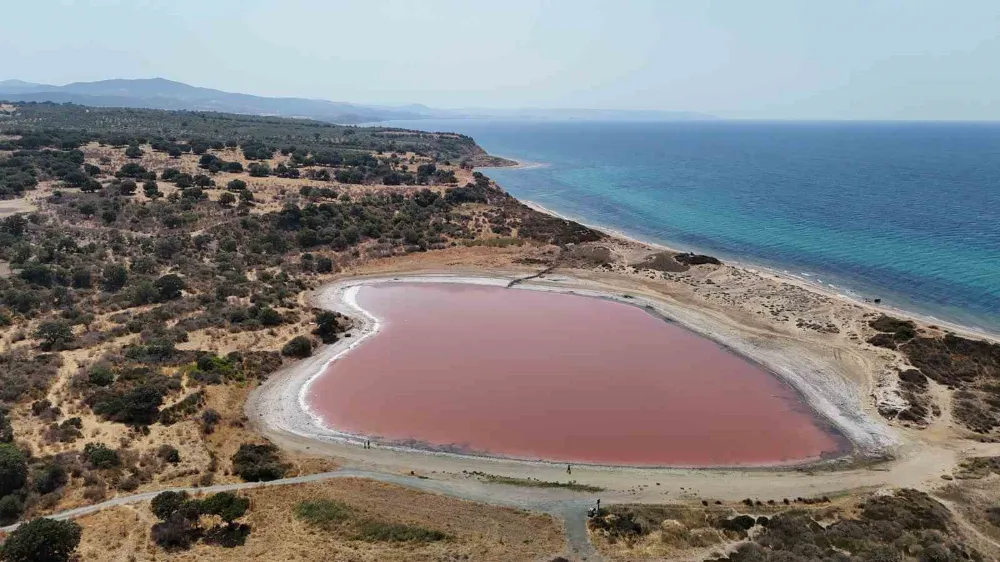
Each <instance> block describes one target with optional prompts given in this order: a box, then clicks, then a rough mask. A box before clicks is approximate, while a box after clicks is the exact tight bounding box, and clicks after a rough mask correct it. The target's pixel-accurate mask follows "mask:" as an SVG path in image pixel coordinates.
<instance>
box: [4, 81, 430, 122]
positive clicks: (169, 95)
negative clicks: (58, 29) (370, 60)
mask: <svg viewBox="0 0 1000 562" xmlns="http://www.w3.org/2000/svg"><path fill="white" fill-rule="evenodd" d="M0 99H6V100H8V101H22V102H55V103H74V104H78V105H89V106H95V107H132V108H148V109H171V110H187V111H219V112H227V113H241V114H247V115H273V116H281V117H303V118H308V119H318V120H321V121H328V122H331V123H367V122H374V121H386V120H390V119H420V118H422V117H425V116H427V115H428V114H427V113H424V112H421V111H419V110H418V111H414V109H418V108H414V107H410V108H408V109H393V108H388V107H375V106H368V105H356V104H350V103H342V102H332V101H326V100H315V99H305V98H274V97H264V96H254V95H250V94H240V93H232V92H223V91H221V90H214V89H211V88H199V87H196V86H189V85H187V84H184V83H181V82H175V81H172V80H166V79H164V78H149V79H138V80H122V79H114V80H101V81H97V82H74V83H72V84H66V85H65V86H52V85H48V84H33V83H30V82H24V81H21V80H5V81H2V82H0Z"/></svg>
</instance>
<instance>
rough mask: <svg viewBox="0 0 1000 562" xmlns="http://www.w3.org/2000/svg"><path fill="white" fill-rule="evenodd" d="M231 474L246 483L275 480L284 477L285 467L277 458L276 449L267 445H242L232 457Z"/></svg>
mask: <svg viewBox="0 0 1000 562" xmlns="http://www.w3.org/2000/svg"><path fill="white" fill-rule="evenodd" d="M232 460H233V472H235V473H236V474H238V475H239V476H240V478H242V479H244V480H246V481H247V482H264V481H268V480H277V479H278V478H281V477H282V476H284V475H285V468H286V467H285V465H284V464H282V463H281V459H280V458H278V448H277V447H275V446H274V445H272V444H270V443H268V444H266V445H254V444H251V443H244V444H242V445H240V449H239V450H238V451H236V454H235V455H233V459H232Z"/></svg>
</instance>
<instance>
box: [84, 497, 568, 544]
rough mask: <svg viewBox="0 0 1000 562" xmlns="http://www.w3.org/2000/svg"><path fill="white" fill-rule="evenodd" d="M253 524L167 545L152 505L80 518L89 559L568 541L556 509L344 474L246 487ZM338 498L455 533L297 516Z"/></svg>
mask: <svg viewBox="0 0 1000 562" xmlns="http://www.w3.org/2000/svg"><path fill="white" fill-rule="evenodd" d="M245 495H246V496H248V497H249V498H250V500H251V507H250V510H249V512H248V513H247V515H246V517H244V519H243V521H245V522H246V523H247V524H249V525H250V526H251V531H250V534H249V536H248V537H247V540H246V544H244V545H243V546H241V547H238V548H223V547H220V546H213V545H206V544H199V545H196V546H194V547H193V548H192V549H191V550H189V551H184V552H179V553H167V552H165V551H164V550H163V549H161V548H159V547H158V546H156V545H155V544H154V543H153V542H152V541H151V539H150V537H149V528H150V526H151V525H152V524H153V523H154V522H155V520H156V518H155V517H154V516H153V515H152V513H150V511H149V508H148V505H147V504H142V505H138V506H130V507H119V508H115V509H113V510H109V511H105V512H102V513H99V514H96V515H91V516H87V517H84V518H82V519H80V520H79V523H80V524H81V525H82V526H83V540H82V543H81V545H80V548H79V552H80V554H81V555H82V557H83V559H84V560H95V561H103V560H108V561H110V560H135V561H143V560H219V561H225V560H234V561H235V560H302V561H310V560H314V561H317V562H319V561H324V562H325V561H328V560H345V561H346V560H356V561H359V562H360V561H372V562H374V561H382V560H385V561H390V560H399V561H403V560H484V561H490V560H496V561H501V560H503V561H507V560H548V559H551V558H552V557H554V556H555V555H556V554H558V553H559V552H560V551H561V550H562V548H563V538H562V530H561V528H560V525H559V524H558V523H557V522H556V521H555V520H553V519H552V518H551V517H548V516H544V515H537V514H531V513H526V512H522V511H517V510H512V509H507V508H500V507H490V506H484V505H481V504H475V503H472V502H465V501H461V500H455V499H451V498H446V497H443V496H437V495H433V494H426V493H420V492H416V491H412V490H409V489H406V488H401V487H398V486H393V485H389V484H382V483H379V482H374V481H370V480H356V479H338V480H331V481H327V482H322V483H315V484H303V485H294V486H284V487H282V488H281V493H274V490H266V489H263V490H252V491H249V492H246V493H245ZM318 499H326V500H333V501H337V502H341V503H342V504H343V505H346V506H349V508H350V509H351V510H352V511H353V513H354V515H352V516H354V517H364V518H367V519H371V520H378V521H386V522H392V523H399V524H406V525H412V526H418V527H420V528H429V529H437V530H440V531H442V532H443V533H445V534H446V535H447V536H448V538H447V539H445V540H441V541H434V542H430V543H406V542H401V543H394V542H379V541H366V540H358V539H352V538H350V537H347V536H344V535H343V534H341V533H340V532H338V530H337V529H324V528H322V527H316V526H314V525H310V524H309V523H307V522H304V521H301V520H300V519H298V518H296V517H295V516H294V511H295V506H296V505H298V504H300V503H301V502H305V501H315V500H318Z"/></svg>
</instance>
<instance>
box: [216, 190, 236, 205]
mask: <svg viewBox="0 0 1000 562" xmlns="http://www.w3.org/2000/svg"><path fill="white" fill-rule="evenodd" d="M233 203H236V196H235V195H233V194H232V193H229V192H228V191H226V192H225V193H223V194H222V195H220V196H219V204H220V205H222V206H223V207H230V206H232V205H233Z"/></svg>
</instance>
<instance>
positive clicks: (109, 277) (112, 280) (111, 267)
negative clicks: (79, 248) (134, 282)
mask: <svg viewBox="0 0 1000 562" xmlns="http://www.w3.org/2000/svg"><path fill="white" fill-rule="evenodd" d="M101 282H102V285H104V290H105V291H108V292H111V293H115V292H118V291H120V290H121V289H122V287H124V286H125V284H126V283H128V270H127V269H125V266H124V265H122V264H120V263H111V264H108V265H106V266H104V271H103V274H102V279H101Z"/></svg>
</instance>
